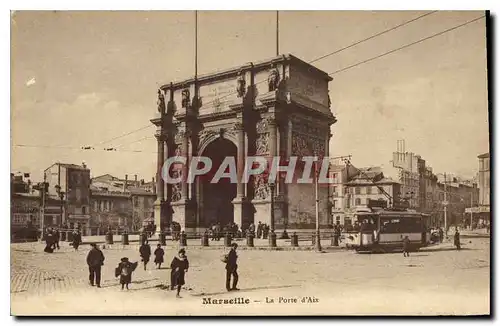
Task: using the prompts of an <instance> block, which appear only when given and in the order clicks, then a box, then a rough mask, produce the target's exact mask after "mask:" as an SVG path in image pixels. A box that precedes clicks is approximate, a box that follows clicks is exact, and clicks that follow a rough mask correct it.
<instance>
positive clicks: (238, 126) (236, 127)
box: [232, 122, 243, 132]
mask: <svg viewBox="0 0 500 326" xmlns="http://www.w3.org/2000/svg"><path fill="white" fill-rule="evenodd" d="M232 130H234V131H235V132H239V131H241V130H243V124H242V123H241V122H236V123H235V124H234V126H233V128H232Z"/></svg>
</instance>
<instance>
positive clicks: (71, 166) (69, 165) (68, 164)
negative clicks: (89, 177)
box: [45, 162, 90, 171]
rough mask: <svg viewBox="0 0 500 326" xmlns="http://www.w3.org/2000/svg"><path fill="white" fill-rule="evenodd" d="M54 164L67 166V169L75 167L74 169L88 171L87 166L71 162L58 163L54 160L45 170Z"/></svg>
mask: <svg viewBox="0 0 500 326" xmlns="http://www.w3.org/2000/svg"><path fill="white" fill-rule="evenodd" d="M54 165H60V166H62V167H65V168H69V169H75V170H88V171H90V169H89V168H87V167H85V168H84V167H83V166H81V165H77V164H72V163H60V162H56V163H54V164H52V165H51V166H49V167H48V168H46V169H45V171H47V170H48V169H50V168H51V167H53V166H54Z"/></svg>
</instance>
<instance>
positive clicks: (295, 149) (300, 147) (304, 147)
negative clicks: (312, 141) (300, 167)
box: [292, 132, 312, 156]
mask: <svg viewBox="0 0 500 326" xmlns="http://www.w3.org/2000/svg"><path fill="white" fill-rule="evenodd" d="M311 150H312V148H311V147H310V145H309V144H308V141H307V139H306V137H305V136H304V135H301V134H298V133H296V132H294V133H292V153H293V155H297V156H310V155H312V153H311Z"/></svg>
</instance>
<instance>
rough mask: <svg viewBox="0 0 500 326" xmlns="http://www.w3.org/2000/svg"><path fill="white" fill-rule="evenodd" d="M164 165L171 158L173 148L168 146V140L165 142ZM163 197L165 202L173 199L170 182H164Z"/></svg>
mask: <svg viewBox="0 0 500 326" xmlns="http://www.w3.org/2000/svg"><path fill="white" fill-rule="evenodd" d="M163 148H164V150H163V164H164V163H165V162H166V161H167V159H168V158H169V157H170V155H171V154H170V152H171V148H170V147H169V146H168V142H167V140H164V141H163ZM163 184H164V185H163V197H164V200H165V201H169V200H170V197H171V191H170V184H168V182H163Z"/></svg>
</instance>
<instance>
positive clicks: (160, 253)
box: [154, 244, 165, 269]
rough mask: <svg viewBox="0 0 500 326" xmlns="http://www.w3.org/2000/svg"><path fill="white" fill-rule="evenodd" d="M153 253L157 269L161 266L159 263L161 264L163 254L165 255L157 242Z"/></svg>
mask: <svg viewBox="0 0 500 326" xmlns="http://www.w3.org/2000/svg"><path fill="white" fill-rule="evenodd" d="M154 254H155V264H156V265H158V269H160V268H161V264H163V255H165V251H164V250H163V249H162V247H161V244H158V246H157V247H156V250H155V252H154Z"/></svg>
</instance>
